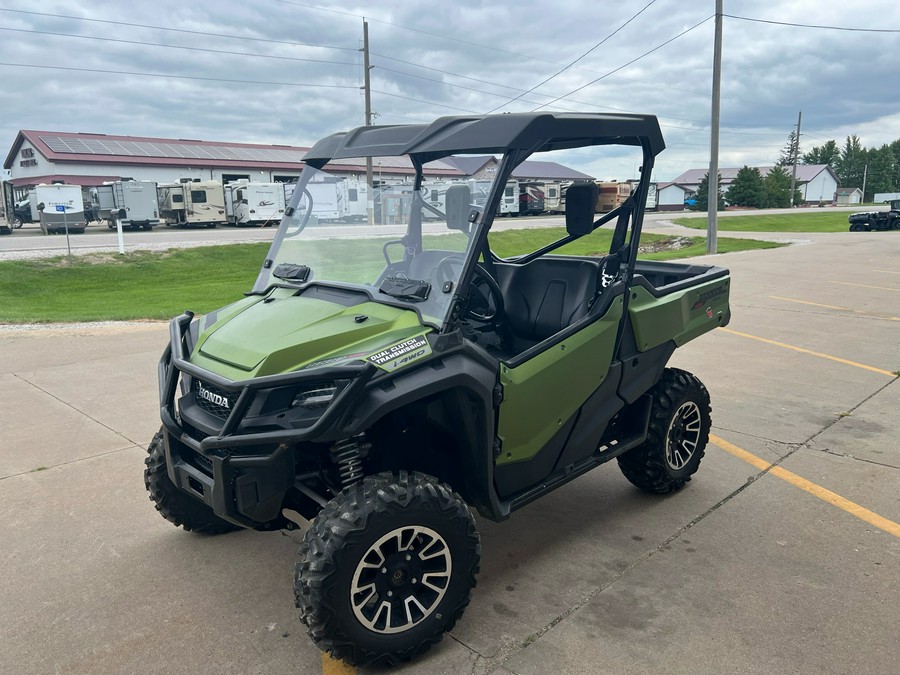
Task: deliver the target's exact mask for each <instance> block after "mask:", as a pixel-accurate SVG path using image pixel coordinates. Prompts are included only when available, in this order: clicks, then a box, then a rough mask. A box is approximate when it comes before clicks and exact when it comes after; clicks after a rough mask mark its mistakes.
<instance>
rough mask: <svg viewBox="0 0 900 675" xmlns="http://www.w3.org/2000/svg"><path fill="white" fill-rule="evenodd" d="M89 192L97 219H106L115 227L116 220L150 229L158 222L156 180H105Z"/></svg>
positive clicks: (94, 215) (134, 226)
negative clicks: (110, 181)
mask: <svg viewBox="0 0 900 675" xmlns="http://www.w3.org/2000/svg"><path fill="white" fill-rule="evenodd" d="M89 196H90V205H91V212H92V215H93V217H94V219H95V220H100V221H106V224H107V226H108V227H109V229H111V230H113V229H115V228H116V221H117V220H118V221H119V222H121V224H122V227H123V228H124V229H133V230H138V229H141V228H143V229H145V230H149V229H150V228H152V227H153V226H154V225H159V202H158V201H157V185H156V183H154V182H153V181H145V180H123V181H116V182H113V183H104V184H103V185H99V186H97V187H93V188H91V189H90V191H89Z"/></svg>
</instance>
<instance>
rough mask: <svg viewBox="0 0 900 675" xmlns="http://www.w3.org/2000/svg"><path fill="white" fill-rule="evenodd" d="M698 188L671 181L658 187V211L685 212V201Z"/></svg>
mask: <svg viewBox="0 0 900 675" xmlns="http://www.w3.org/2000/svg"><path fill="white" fill-rule="evenodd" d="M696 189H697V188H696V187H692V186H688V185H683V184H681V183H675V182H674V181H670V182H668V183H660V184H659V185H657V187H656V209H657V210H658V211H683V210H684V201H685V200H686V199H688V198H689V197H690V196H691V195H692V194H694V192H695V191H696Z"/></svg>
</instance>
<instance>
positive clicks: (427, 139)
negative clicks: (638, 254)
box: [303, 112, 666, 167]
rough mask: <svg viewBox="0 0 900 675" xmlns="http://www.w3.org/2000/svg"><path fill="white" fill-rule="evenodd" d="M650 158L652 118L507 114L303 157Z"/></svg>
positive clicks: (345, 143) (353, 134) (323, 144)
mask: <svg viewBox="0 0 900 675" xmlns="http://www.w3.org/2000/svg"><path fill="white" fill-rule="evenodd" d="M642 140H643V141H646V142H647V144H648V146H649V148H650V151H651V153H652V154H653V155H658V154H659V153H660V152H662V151H663V149H664V148H665V147H666V145H665V142H664V141H663V137H662V133H661V132H660V130H659V123H658V122H657V120H656V116H655V115H630V114H619V115H610V114H605V113H548V112H542V113H507V114H503V115H476V116H466V117H441V118H438V119H437V120H435V121H434V122H432V123H431V124H404V125H391V126H371V127H357V128H356V129H353V130H351V131H347V132H344V133H338V134H332V135H331V136H327V137H326V138H323V139H322V140H321V141H319V142H318V143H316V144H315V145H314V146H313V147H312V148H311V149H310V150H309V152H307V153H306V155H305V156H304V158H303V161H304V162H306V163H307V164H312V165H313V166H317V167H321V166H324V165H325V164H326V163H327V162H328V161H329V160H331V159H340V158H346V157H377V156H379V155H380V156H391V155H407V154H408V155H413V156H416V157H417V158H418V159H420V160H421V161H422V162H428V161H431V160H433V159H439V158H441V157H446V156H448V155H452V154H454V153H482V154H493V153H502V152H505V151H506V150H507V149H510V148H512V149H518V150H530V151H534V152H542V151H547V150H564V149H567V148H580V147H584V146H590V145H641V143H642Z"/></svg>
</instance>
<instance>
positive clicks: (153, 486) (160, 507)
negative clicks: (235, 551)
mask: <svg viewBox="0 0 900 675" xmlns="http://www.w3.org/2000/svg"><path fill="white" fill-rule="evenodd" d="M144 464H145V465H146V467H147V468H146V469H144V487H146V488H147V492H149V493H150V499H151V500H153V503H154V504H155V505H156V510H157V511H159V514H160V515H161V516H162V517H163V518H165V519H166V520H168V521H169V522H170V523H172V524H173V525H175V526H179V525H180V526H181V527H183V528H184V529H185V530H187V531H188V532H197V533H199V534H225V533H226V532H233V531H234V530H239V529H241V528H239V527H238V526H237V525H233V524H232V523H229V522H228V521H227V520H222V519H221V518H219V517H218V516H217V515H216V514H215V513H213V510H212V509H211V508H209V507H208V506H207V505H206V504H204V503H203V502H200V501H197V500H196V499H194V498H193V497H190V496H189V495H186V494H185V493H184V492H182V491H181V490H179V489H178V488H177V487H175V484H174V483H173V482H172V479H171V478H169V472H168V470H167V469H166V450H165V448H164V447H163V432H162V429H160V430H159V431H158V432H156V435H155V436H154V437H153V440H152V441H150V445H149V446H148V447H147V458H146V459H145V460H144Z"/></svg>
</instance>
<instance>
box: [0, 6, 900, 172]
mask: <svg viewBox="0 0 900 675" xmlns="http://www.w3.org/2000/svg"><path fill="white" fill-rule="evenodd" d="M648 4H649V6H648ZM0 8H2V10H3V11H0V29H2V30H0V62H2V64H3V65H0V76H2V81H3V97H2V104H0V105H2V108H0V110H2V114H0V147H2V148H3V155H4V157H5V155H6V153H7V152H8V149H9V147H10V146H11V145H12V143H13V141H14V139H15V135H16V132H17V131H18V130H19V129H38V130H49V131H80V132H91V133H106V134H126V135H132V136H159V137H169V138H192V139H203V140H216V141H237V142H256V143H273V144H287V145H300V146H306V145H310V144H312V143H313V142H315V141H316V140H317V139H319V138H320V137H322V136H325V135H327V134H329V133H332V132H335V131H341V130H344V129H347V128H350V127H353V126H357V125H360V124H363V123H364V102H363V96H362V93H361V91H360V90H359V87H360V86H361V84H362V81H363V69H362V56H361V53H360V51H359V49H360V47H361V46H362V18H361V17H363V16H365V17H367V19H368V21H369V41H370V51H371V53H372V56H371V63H372V65H373V66H374V68H373V69H372V89H373V94H372V109H373V110H374V111H375V112H376V113H377V118H376V120H375V122H376V123H382V124H402V123H410V122H423V121H430V120H432V119H434V118H436V117H439V116H441V115H448V114H450V115H452V114H464V113H486V112H488V111H491V110H493V109H495V108H497V109H498V112H501V111H528V110H533V109H535V108H536V107H538V106H539V105H541V104H549V105H548V106H547V107H545V108H543V109H545V110H547V109H549V110H584V111H615V110H626V111H630V112H640V113H651V114H655V115H658V116H659V119H660V123H661V125H662V128H663V134H664V136H665V138H666V143H667V146H668V147H667V149H666V151H665V152H663V154H662V155H661V156H660V157H659V159H658V162H657V168H656V173H655V176H654V177H655V178H656V179H658V180H666V179H671V178H673V177H675V176H676V175H678V174H680V173H681V172H682V171H684V170H686V169H689V168H693V167H702V166H705V165H708V163H709V118H710V91H711V80H712V60H713V34H714V21H713V19H712V18H711V17H712V14H713V12H714V11H715V2H714V0H692V1H690V2H685V1H684V0H656V2H652V3H651V2H650V1H649V0H616V1H615V2H613V1H607V0H602V1H601V0H568V1H567V0H561V1H560V2H552V3H551V2H547V1H546V0H540V1H535V0H515V1H512V0H494V1H493V2H481V1H476V0H444V1H443V2H433V1H431V0H415V1H409V0H407V1H405V2H404V1H398V2H393V3H387V2H354V1H353V0H348V1H347V2H344V3H340V4H339V3H328V4H325V3H319V4H317V3H316V2H315V0H309V2H308V3H307V2H302V1H296V2H295V1H293V0H290V1H288V0H253V1H252V2H247V1H246V0H244V1H242V2H236V1H234V0H217V1H212V0H207V1H204V0H195V1H194V2H190V3H186V2H181V1H178V2H176V1H174V0H153V1H152V2H150V1H149V0H132V1H131V2H129V3H123V2H121V1H120V0H115V1H113V0H92V2H73V1H65V0H43V1H42V2H40V3H35V2H32V1H30V0H29V1H23V0H0ZM644 8H646V9H644ZM642 9H644V11H643V12H642V13H640V14H639V15H638V16H637V17H636V18H634V19H633V20H632V21H631V22H630V23H629V24H628V25H625V26H624V27H622V26H623V24H625V23H626V22H627V21H629V19H632V17H634V15H635V14H637V13H638V12H640V11H641V10H642ZM8 10H19V11H8ZM33 12H40V13H41V14H35V13H33ZM725 14H733V15H738V16H742V17H749V18H754V19H765V20H771V21H782V22H793V23H805V24H821V25H836V26H845V27H851V28H870V29H872V28H877V29H895V30H896V29H900V3H897V2H895V1H891V0H859V1H857V2H855V3H851V4H847V3H837V2H822V1H821V0H795V1H783V2H777V3H775V2H771V1H764V0H725ZM51 15H58V16H51ZM66 17H67V18H66ZM86 19H92V20H91V21H88V20H86ZM704 20H706V21H705V22H704V23H702V24H701V25H699V26H697V27H695V28H693V30H690V31H689V32H687V33H685V34H684V35H683V36H681V37H678V38H677V39H675V40H673V41H672V42H671V43H670V44H667V45H665V46H662V47H660V48H659V49H658V50H656V51H654V52H653V53H651V54H649V55H647V56H643V58H642V55H644V54H645V53H646V52H648V51H650V50H652V49H654V48H655V47H657V46H659V45H661V44H663V43H665V42H666V41H667V40H670V39H672V38H674V37H675V36H677V35H679V34H680V33H682V32H684V31H686V30H688V29H690V28H691V27H693V26H695V25H696V24H698V23H700V22H703V21H704ZM111 22H119V23H111ZM123 23H125V24H142V25H143V26H146V27H140V26H135V25H122V24H123ZM620 28H621V30H619V31H618V32H617V33H616V34H614V35H612V37H609V36H610V35H611V34H612V33H613V32H614V31H616V30H617V29H620ZM169 29H178V30H179V31H192V32H175V31H174V30H169ZM37 31H39V32H37ZM212 33H214V34H217V35H210V34H212ZM76 36H77V37H76ZM238 37H240V39H238ZM604 38H608V39H607V40H606V41H605V42H604V43H603V44H601V45H600V46H598V47H596V49H594V50H593V51H591V52H590V53H589V54H587V55H586V56H584V58H582V59H581V60H580V61H578V62H577V64H575V65H574V66H573V67H570V68H568V69H566V70H563V68H565V66H567V65H568V64H570V63H572V62H573V61H575V60H576V59H578V57H580V56H582V55H583V54H584V53H585V52H587V51H588V50H590V49H591V48H592V47H595V45H597V44H598V43H599V42H600V41H601V40H603V39H604ZM136 43H139V44H136ZM204 50H205V51H204ZM631 61H634V63H633V64H631V65H627V66H626V67H624V68H621V70H617V71H616V72H615V73H613V74H610V75H608V76H606V77H604V76H605V75H607V74H608V73H610V72H611V71H613V70H615V69H618V68H620V67H621V66H623V65H625V64H628V63H629V62H631ZM898 64H900V33H873V32H870V33H865V32H849V31H835V30H816V29H811V28H799V27H789V26H780V25H772V24H766V23H759V22H750V21H745V20H740V19H735V18H729V17H726V18H725V19H724V51H723V73H722V136H721V153H720V166H740V165H743V164H751V165H753V164H758V165H759V164H770V163H772V162H773V161H774V160H775V159H776V158H777V157H778V155H779V153H780V151H781V149H782V148H783V147H784V145H785V142H786V140H787V135H788V133H789V132H790V130H791V128H792V127H793V126H794V125H795V124H796V122H797V113H798V111H800V110H802V111H803V124H802V132H803V135H802V140H801V150H805V149H809V148H811V147H812V146H814V145H821V144H822V143H823V142H825V141H826V140H828V139H830V138H835V139H837V140H838V141H839V142H841V141H843V139H844V137H845V136H847V135H848V134H852V133H856V134H858V135H859V136H860V138H861V140H862V142H863V143H864V144H865V145H867V146H873V145H875V146H877V145H881V144H882V143H885V142H890V141H892V140H894V139H896V138H900V105H898V101H900V90H898ZM27 66H49V68H35V67H27ZM66 69H68V70H66ZM77 69H84V70H77ZM85 70H91V71H119V72H117V73H116V72H85ZM561 70H563V72H561V73H559V74H556V73H558V72H559V71H561ZM126 72H127V73H145V74H144V75H137V74H121V73H126ZM163 75H167V76H170V77H163ZM175 76H177V77H175ZM191 78H194V79H191ZM203 78H211V79H203ZM548 78H551V79H549V80H548ZM598 78H602V79H599V80H598ZM544 80H548V81H547V82H546V83H544V84H541V83H542V82H543V81H544ZM595 80H598V81H596V82H593V81H595ZM592 82H593V83H592ZM591 83H592V84H591ZM538 85H540V86H538ZM585 85H587V86H585ZM582 86H584V88H583V89H580V90H579V91H577V92H576V93H572V94H571V95H569V94H570V92H573V91H575V90H576V89H578V88H579V87H582ZM532 88H535V89H534V91H528V90H531V89H532ZM526 92H528V93H526ZM517 96H521V98H519V99H518V100H513V99H514V98H515V97H517ZM560 96H562V97H564V98H562V99H560V100H559V101H556V102H554V99H556V98H557V97H560ZM571 163H572V165H573V166H575V167H576V168H580V169H582V170H585V171H587V172H588V173H592V174H593V175H595V176H598V177H601V178H613V177H619V178H623V179H624V178H628V177H630V176H629V175H624V174H630V173H631V172H632V167H631V166H628V167H623V166H619V167H610V166H609V165H604V166H598V165H596V164H594V163H592V162H591V161H590V158H589V157H587V156H584V154H583V153H578V154H577V155H574V156H573V157H572V162H571Z"/></svg>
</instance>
